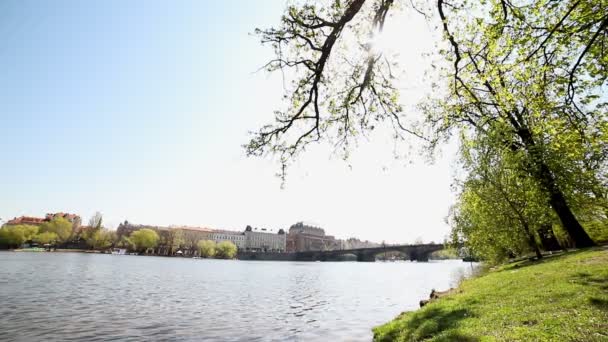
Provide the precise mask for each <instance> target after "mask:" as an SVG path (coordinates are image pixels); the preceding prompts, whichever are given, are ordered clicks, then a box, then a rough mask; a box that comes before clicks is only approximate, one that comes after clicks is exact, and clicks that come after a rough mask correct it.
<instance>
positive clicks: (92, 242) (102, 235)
mask: <svg viewBox="0 0 608 342" xmlns="http://www.w3.org/2000/svg"><path fill="white" fill-rule="evenodd" d="M88 235H89V236H88V237H87V239H86V242H87V245H89V247H91V248H93V249H106V248H109V247H111V246H112V245H114V244H115V243H116V232H114V231H111V230H109V229H106V228H99V229H93V230H92V232H90V234H88Z"/></svg>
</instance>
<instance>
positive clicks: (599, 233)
mask: <svg viewBox="0 0 608 342" xmlns="http://www.w3.org/2000/svg"><path fill="white" fill-rule="evenodd" d="M583 226H585V230H587V231H588V232H589V236H591V238H593V240H595V241H597V242H599V243H608V219H605V220H595V221H591V222H584V223H583Z"/></svg>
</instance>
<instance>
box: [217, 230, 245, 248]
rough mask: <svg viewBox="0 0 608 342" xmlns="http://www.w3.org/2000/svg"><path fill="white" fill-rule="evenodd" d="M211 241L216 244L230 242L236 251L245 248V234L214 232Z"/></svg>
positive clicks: (225, 231) (223, 231)
mask: <svg viewBox="0 0 608 342" xmlns="http://www.w3.org/2000/svg"><path fill="white" fill-rule="evenodd" d="M211 239H212V240H213V241H215V242H216V243H220V242H222V241H230V242H232V243H234V244H235V245H236V247H238V249H241V250H243V249H245V248H247V244H246V238H245V234H243V233H241V232H233V231H229V230H216V231H214V232H212V233H211Z"/></svg>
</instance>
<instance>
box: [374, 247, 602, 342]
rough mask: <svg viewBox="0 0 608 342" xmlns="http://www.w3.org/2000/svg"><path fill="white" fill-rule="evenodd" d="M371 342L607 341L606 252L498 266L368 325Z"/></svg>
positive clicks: (584, 252)
mask: <svg viewBox="0 0 608 342" xmlns="http://www.w3.org/2000/svg"><path fill="white" fill-rule="evenodd" d="M374 340H375V341H480V340H483V341H606V340H608V249H606V248H603V249H602V248H595V249H590V250H582V251H578V252H570V253H567V254H565V255H560V256H554V257H549V258H545V259H543V260H541V261H537V262H528V261H526V262H519V263H514V264H509V265H506V266H503V267H501V268H500V269H498V270H495V271H491V272H489V273H487V274H485V275H483V276H480V277H478V278H473V279H468V280H465V281H464V282H463V283H462V284H461V285H460V287H459V288H458V291H457V293H455V294H451V295H448V296H446V297H443V298H441V299H439V300H437V301H433V302H431V303H429V304H428V305H426V306H425V307H423V308H421V309H419V310H417V311H414V312H407V313H403V314H401V315H400V316H399V317H397V318H395V319H394V320H393V321H391V322H389V323H387V324H384V325H381V326H379V327H376V328H374Z"/></svg>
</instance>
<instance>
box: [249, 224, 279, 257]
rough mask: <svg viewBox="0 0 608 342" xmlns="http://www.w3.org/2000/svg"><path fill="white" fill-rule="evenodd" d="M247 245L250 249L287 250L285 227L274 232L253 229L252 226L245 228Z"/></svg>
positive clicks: (262, 250)
mask: <svg viewBox="0 0 608 342" xmlns="http://www.w3.org/2000/svg"><path fill="white" fill-rule="evenodd" d="M245 241H246V242H245V246H246V249H247V250H249V251H261V252H285V247H286V243H287V236H286V235H285V232H284V231H283V229H280V230H279V232H278V233H272V232H269V231H267V230H266V229H261V230H255V231H254V230H253V229H252V228H251V227H250V226H247V228H246V229H245Z"/></svg>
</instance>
